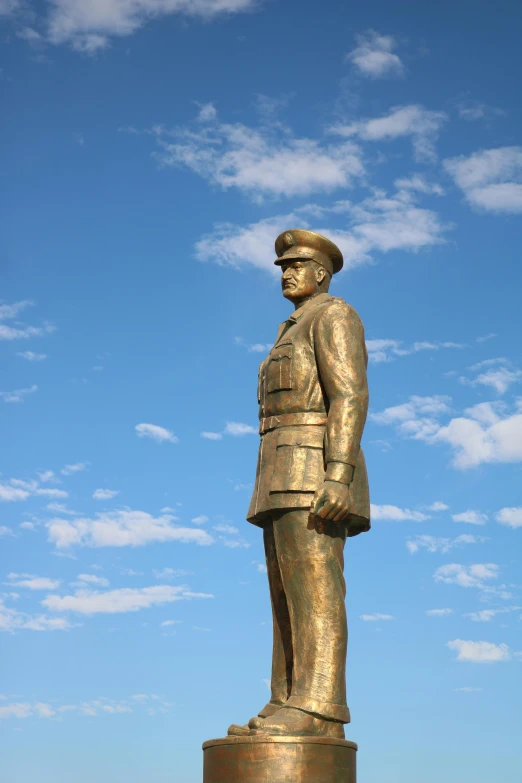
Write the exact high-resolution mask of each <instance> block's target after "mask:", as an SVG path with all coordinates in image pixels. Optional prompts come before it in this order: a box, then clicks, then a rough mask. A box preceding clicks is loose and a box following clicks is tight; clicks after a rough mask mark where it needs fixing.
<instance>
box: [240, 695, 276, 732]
mask: <svg viewBox="0 0 522 783" xmlns="http://www.w3.org/2000/svg"><path fill="white" fill-rule="evenodd" d="M281 707H282V705H281V704H274V703H273V702H271V701H269V702H268V704H265V706H264V707H263V709H262V710H259V712H258V713H257V715H256V716H255V717H254V718H250V720H249V721H248V723H245V724H243V725H241V724H239V723H233V724H232V725H231V726H229V727H228V734H229V736H231V737H244V736H245V735H246V734H249V733H250V729H258V728H261V726H262V725H263V723H264V722H265V719H266V718H268V717H269V716H270V715H273V714H274V713H275V712H277V710H280V709H281Z"/></svg>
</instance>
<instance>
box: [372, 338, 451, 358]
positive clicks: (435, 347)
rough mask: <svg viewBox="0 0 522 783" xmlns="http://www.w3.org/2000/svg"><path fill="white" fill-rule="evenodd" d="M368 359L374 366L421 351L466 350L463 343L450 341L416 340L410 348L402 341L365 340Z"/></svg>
mask: <svg viewBox="0 0 522 783" xmlns="http://www.w3.org/2000/svg"><path fill="white" fill-rule="evenodd" d="M366 348H367V350H368V359H369V360H370V361H371V362H373V363H374V364H380V363H381V362H392V361H393V360H394V359H396V358H397V357H400V356H411V355H412V354H415V353H419V352H421V351H439V350H441V349H444V348H466V346H465V345H464V343H456V342H452V341H445V342H440V341H428V340H418V341H417V342H414V343H413V344H412V345H410V346H405V345H404V344H403V341H402V340H392V339H377V340H366Z"/></svg>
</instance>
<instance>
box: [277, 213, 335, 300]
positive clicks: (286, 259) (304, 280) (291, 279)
mask: <svg viewBox="0 0 522 783" xmlns="http://www.w3.org/2000/svg"><path fill="white" fill-rule="evenodd" d="M275 250H276V253H277V259H276V260H275V261H274V263H275V264H277V266H280V267H281V272H282V276H281V286H282V289H283V296H284V297H286V299H290V300H291V301H298V300H300V299H305V298H308V297H310V296H313V295H314V294H322V293H326V292H327V291H328V288H329V286H330V280H331V278H332V275H333V274H335V273H336V272H338V271H339V270H340V269H341V268H342V265H343V256H342V253H341V251H340V250H339V248H338V247H337V245H334V243H333V242H331V241H330V240H329V239H327V238H326V237H323V236H321V234H316V233H315V231H308V230H306V229H302V228H294V229H291V230H290V231H284V232H283V233H282V234H280V235H279V236H278V237H277V239H276V241H275Z"/></svg>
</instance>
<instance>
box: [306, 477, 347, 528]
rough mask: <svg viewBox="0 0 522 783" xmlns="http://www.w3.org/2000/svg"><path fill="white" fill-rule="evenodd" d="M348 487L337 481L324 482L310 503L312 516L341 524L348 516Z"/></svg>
mask: <svg viewBox="0 0 522 783" xmlns="http://www.w3.org/2000/svg"><path fill="white" fill-rule="evenodd" d="M349 494H350V487H349V486H348V485H347V484H341V483H340V482H339V481H324V482H323V486H322V487H319V489H318V490H317V492H316V493H315V495H314V499H313V501H312V514H316V516H318V517H321V519H327V520H331V521H332V522H342V520H343V519H345V518H346V517H347V516H348V514H349Z"/></svg>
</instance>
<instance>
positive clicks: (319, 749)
mask: <svg viewBox="0 0 522 783" xmlns="http://www.w3.org/2000/svg"><path fill="white" fill-rule="evenodd" d="M276 252H277V255H278V259H277V261H276V262H275V263H276V264H278V265H279V266H280V267H281V271H282V278H281V284H282V290H283V296H284V297H285V298H286V299H288V300H289V301H291V302H292V303H293V304H294V307H295V311H294V313H293V314H292V315H291V316H290V317H289V318H288V319H287V320H286V321H285V322H284V323H282V324H281V325H280V326H279V330H278V334H277V337H276V341H275V343H274V346H273V348H272V349H271V351H270V353H269V354H268V356H267V358H266V359H265V360H264V361H263V362H262V363H261V367H260V369H259V376H258V403H259V419H260V435H261V443H260V448H259V457H258V464H257V471H256V482H255V487H254V492H253V495H252V500H251V503H250V508H249V511H248V514H247V518H248V520H249V521H250V522H252V523H254V524H256V525H258V526H259V527H262V528H263V539H264V546H265V555H266V563H267V571H268V583H269V588H270V598H271V604H272V615H273V653H272V678H271V698H270V702H269V704H268V705H266V706H265V707H264V708H263V709H262V710H261V711H260V712H259V713H258V716H257V717H255V718H252V719H251V720H250V722H249V723H248V725H247V724H239V725H238V724H234V725H233V726H231V727H230V730H229V731H230V734H231V735H233V736H230V737H228V738H227V740H226V741H224V740H212V741H211V742H210V743H205V745H204V748H205V783H239V781H241V783H257V781H259V783H272V781H273V783H276V782H277V783H283V781H284V782H285V783H286V782H288V783H304V781H306V782H307V783H315V782H316V783H334V781H335V783H345V781H346V783H353V782H354V781H355V750H356V748H355V746H353V743H347V742H345V741H344V739H343V738H344V728H343V724H345V723H348V722H349V721H350V713H349V710H348V706H347V703H346V678H345V668H346V651H347V643H348V628H347V620H346V609H345V603H344V598H345V592H346V587H345V581H344V575H343V568H344V546H345V542H346V539H347V538H349V537H353V536H355V535H358V534H359V533H361V532H364V531H366V530H368V529H369V527H370V500H369V491H368V478H367V474H366V465H365V461H364V454H363V452H362V449H361V445H360V444H361V437H362V433H363V429H364V425H365V421H366V414H367V410H368V386H367V379H366V366H367V353H366V347H365V342H364V329H363V326H362V323H361V320H360V318H359V316H358V315H357V313H356V312H355V310H354V309H353V307H351V306H350V305H348V304H347V303H346V302H345V301H344V300H342V299H339V298H337V297H333V296H330V295H329V293H328V287H329V283H330V279H331V273H332V272H336V271H338V270H339V269H340V268H341V267H342V263H343V259H342V254H341V252H340V250H339V249H338V248H337V247H336V246H335V245H334V244H333V243H332V242H330V240H328V239H326V238H325V237H322V236H320V235H319V234H314V233H313V232H310V231H307V230H306V231H305V230H301V229H292V230H290V231H287V232H284V233H283V234H281V235H280V236H279V237H278V239H277V240H276Z"/></svg>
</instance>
